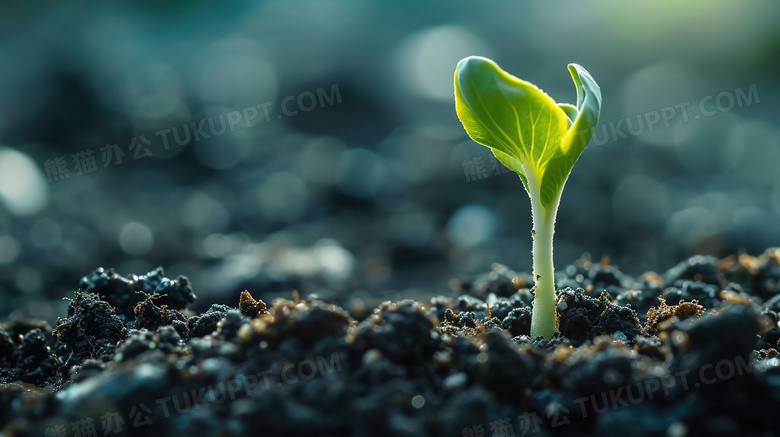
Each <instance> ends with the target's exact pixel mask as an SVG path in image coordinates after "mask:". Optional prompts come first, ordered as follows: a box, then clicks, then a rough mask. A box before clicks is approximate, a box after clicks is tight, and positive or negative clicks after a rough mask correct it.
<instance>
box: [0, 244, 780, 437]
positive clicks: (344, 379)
mask: <svg viewBox="0 0 780 437" xmlns="http://www.w3.org/2000/svg"><path fill="white" fill-rule="evenodd" d="M557 279H558V280H557V284H558V286H559V288H560V291H559V292H558V296H557V308H558V314H559V320H558V331H557V332H556V334H555V336H554V337H553V338H552V339H551V340H549V341H545V340H543V339H541V338H539V339H532V338H530V337H529V330H530V320H531V307H530V304H531V301H532V299H533V292H532V287H533V282H532V279H531V278H530V276H529V275H527V274H517V273H515V272H513V271H511V270H510V269H508V268H506V267H504V266H500V265H496V266H494V268H493V270H492V271H491V272H488V273H486V274H484V275H481V276H479V277H477V278H474V280H473V281H468V282H463V281H453V283H451V284H450V286H451V288H452V290H451V291H449V292H447V293H443V295H442V296H438V297H434V298H432V299H431V300H430V302H415V301H410V300H404V301H400V302H385V303H383V304H381V305H380V306H379V307H378V308H375V309H373V311H357V310H355V309H354V306H350V307H351V308H353V309H351V310H349V311H347V310H345V309H342V308H347V307H348V306H347V305H345V304H344V302H335V301H334V302H324V301H322V300H320V299H319V298H317V297H316V296H309V297H307V298H305V299H302V300H301V299H299V298H298V296H297V293H295V292H293V293H291V300H286V299H276V300H275V301H273V302H271V303H270V305H267V304H266V303H265V302H263V301H260V300H255V299H254V298H253V297H252V295H251V291H252V290H249V291H247V292H241V291H240V290H237V291H236V296H235V302H236V307H229V306H225V305H212V306H211V308H210V309H209V310H208V311H206V312H204V313H201V314H193V313H191V312H190V311H189V310H187V305H188V304H191V303H193V302H194V301H195V294H194V293H193V289H192V286H191V284H190V283H189V281H188V280H187V278H185V277H179V278H176V279H168V278H165V277H164V274H163V271H162V270H161V269H157V270H154V271H152V272H150V273H148V274H146V275H143V276H132V277H128V278H124V277H121V276H119V275H117V274H115V273H114V272H113V271H112V270H104V269H98V270H96V271H94V272H92V273H90V274H89V275H87V276H85V277H84V278H82V280H81V283H80V286H79V290H78V291H77V292H76V293H75V295H74V296H73V297H72V299H71V300H70V305H69V307H68V312H67V315H66V316H65V317H62V318H60V319H58V320H57V323H56V325H55V326H50V325H48V324H47V323H46V322H41V321H33V320H12V321H9V322H7V323H3V324H2V327H1V328H0V383H1V384H0V405H2V408H1V409H0V427H2V430H3V433H4V434H5V435H6V436H42V435H43V436H47V437H48V436H58V437H59V436H85V437H86V436H101V435H149V436H172V435H187V436H241V435H268V436H293V435H301V436H303V435H312V436H339V435H364V436H384V435H387V436H424V435H430V436H465V437H469V436H474V437H477V436H501V437H511V436H520V435H571V436H582V435H605V436H606V435H610V436H611V435H632V436H656V435H657V436H679V437H682V436H720V435H723V436H727V435H728V436H731V435H756V436H759V435H760V436H764V435H777V433H778V432H780V431H779V430H780V428H779V427H778V423H777V421H776V416H775V414H776V412H777V411H780V354H778V348H779V347H780V344H779V342H780V327H779V325H778V313H779V312H780V294H778V293H777V289H778V286H779V285H780V250H777V249H772V250H768V251H767V252H766V253H765V254H763V255H761V256H760V257H750V256H747V255H740V256H734V257H730V258H727V259H725V260H717V259H715V258H711V257H700V256H697V257H693V258H690V259H688V260H686V261H684V262H682V263H680V264H679V265H678V266H676V267H674V268H672V269H670V270H669V271H668V272H666V273H664V274H663V275H659V274H656V273H647V274H644V275H642V276H640V277H639V278H633V277H630V276H628V275H625V274H623V273H621V272H620V271H619V270H618V269H617V268H616V267H615V266H612V265H609V260H606V259H605V260H602V262H601V263H592V262H591V261H590V260H589V259H587V258H583V259H581V260H579V261H577V262H576V263H575V264H573V265H571V266H567V267H565V268H562V269H560V276H559V278H557Z"/></svg>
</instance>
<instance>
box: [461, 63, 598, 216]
mask: <svg viewBox="0 0 780 437" xmlns="http://www.w3.org/2000/svg"><path fill="white" fill-rule="evenodd" d="M569 72H570V73H571V76H572V79H574V84H575V86H576V87H577V105H576V106H573V105H569V104H565V103H562V104H557V103H556V102H555V101H554V100H553V99H552V98H551V97H550V96H548V95H547V94H545V93H544V92H542V90H540V89H539V88H537V87H536V86H534V85H533V84H531V83H529V82H526V81H524V80H521V79H518V78H516V77H514V76H512V75H510V74H509V73H507V72H505V71H503V70H502V69H501V68H500V67H499V66H498V65H496V63H494V62H493V61H491V60H489V59H485V58H481V57H476V56H472V57H468V58H466V59H463V60H462V61H460V62H459V63H458V66H457V68H456V69H455V109H456V112H457V114H458V118H460V121H461V122H462V123H463V127H464V128H465V129H466V132H467V133H468V134H469V136H470V137H471V138H472V139H473V140H474V141H476V142H478V143H480V144H482V145H485V146H488V147H490V148H491V149H492V150H493V154H494V155H495V156H496V158H497V159H498V160H499V161H500V162H501V163H502V164H504V165H505V166H507V167H508V168H510V169H511V170H513V171H515V172H516V173H517V174H518V175H519V176H520V178H521V179H522V180H523V185H524V186H525V188H526V190H529V185H528V179H529V178H533V179H534V181H537V182H538V186H539V193H531V192H530V190H529V194H531V196H536V195H538V196H539V197H540V200H541V203H542V205H543V206H544V207H545V208H548V207H550V206H552V205H553V204H554V203H555V202H556V201H557V199H558V198H559V196H560V192H561V191H562V189H563V185H564V183H565V182H566V179H567V178H568V176H569V173H570V172H571V169H572V167H573V166H574V163H575V162H576V161H577V158H578V157H579V156H580V154H581V153H582V150H583V149H584V148H585V146H586V145H587V144H588V142H589V141H590V138H591V136H592V135H593V128H595V126H596V123H597V122H598V116H599V112H600V110H601V91H600V90H599V87H598V85H596V82H595V81H594V80H593V78H592V77H591V76H590V74H588V72H587V71H586V70H585V69H584V68H582V67H580V66H579V65H576V64H570V65H569Z"/></svg>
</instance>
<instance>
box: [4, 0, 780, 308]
mask: <svg viewBox="0 0 780 437" xmlns="http://www.w3.org/2000/svg"><path fill="white" fill-rule="evenodd" d="M36 5H37V6H36V7H35V8H34V9H33V8H32V7H27V6H22V5H14V4H9V3H4V4H3V5H2V6H0V10H1V11H2V12H0V317H2V318H4V319H5V318H8V317H15V316H19V315H26V316H33V317H37V318H43V319H47V320H49V321H54V320H56V317H57V315H61V314H62V313H63V311H64V307H65V305H66V304H67V302H63V301H61V299H60V298H61V297H64V296H71V295H72V293H73V291H74V290H75V289H76V288H77V286H78V283H79V279H80V278H81V277H82V276H84V275H86V274H88V273H89V272H90V271H92V270H93V269H95V268H97V267H101V266H102V267H105V268H109V267H113V268H115V269H116V271H117V272H118V273H120V274H123V275H128V274H132V273H136V274H143V273H146V272H147V271H150V270H151V269H153V268H154V267H156V266H162V267H163V268H164V269H165V272H166V275H167V276H169V277H175V276H177V275H187V276H189V277H190V279H191V280H192V282H193V286H194V289H195V292H196V294H197V295H198V298H199V299H198V302H197V303H196V305H195V307H196V308H195V309H201V310H202V309H204V308H207V307H208V306H209V305H211V304H212V303H217V302H219V303H228V304H231V305H235V304H236V303H237V301H238V294H239V292H240V291H241V290H243V289H248V290H249V291H250V292H251V293H252V294H253V295H254V296H255V297H260V298H263V299H271V298H273V297H274V296H284V297H290V296H291V290H293V289H297V290H299V292H300V293H301V295H306V294H309V293H318V294H320V295H321V296H323V297H326V298H329V299H332V300H334V301H338V302H345V301H348V300H349V301H351V302H353V303H354V302H368V301H371V300H373V299H399V298H402V297H412V298H419V299H422V298H424V297H425V296H427V295H430V294H442V293H443V294H447V293H452V292H451V291H450V290H449V288H448V286H447V284H448V281H449V280H450V279H451V278H468V277H470V276H473V275H475V274H479V273H483V272H486V271H488V270H489V269H490V266H491V264H492V263H494V262H498V263H502V264H505V265H507V266H509V267H510V268H512V269H516V270H518V271H529V270H530V268H531V252H530V247H531V239H530V229H531V223H530V222H531V220H530V203H529V201H528V197H527V194H526V193H525V192H524V190H523V188H522V184H521V183H520V180H519V179H518V178H517V177H516V176H515V175H514V174H512V173H506V172H505V171H504V170H503V169H502V168H500V167H497V166H495V163H494V159H493V158H492V155H491V154H490V152H489V150H488V149H487V148H485V147H483V146H480V145H478V144H475V143H474V142H472V141H471V140H470V139H469V138H468V137H467V136H466V134H465V132H464V131H463V129H462V127H461V126H460V123H459V121H458V119H457V117H456V115H455V110H454V102H453V89H452V75H453V72H454V68H455V64H456V63H457V62H458V61H459V60H460V59H461V58H463V57H465V56H468V55H482V56H486V57H490V58H492V59H494V60H495V61H496V62H497V63H498V64H499V65H501V66H502V67H503V68H504V69H505V70H507V71H509V72H510V73H512V74H514V75H516V76H518V77H520V78H523V79H525V80H528V81H530V82H532V83H534V84H537V85H538V86H540V87H541V88H543V89H544V91H545V92H547V93H548V94H549V95H550V96H552V97H553V98H554V99H555V100H557V101H559V102H570V103H575V101H576V95H575V89H574V85H573V83H572V81H571V78H570V76H569V74H568V72H567V70H566V65H567V64H568V63H570V62H576V63H579V64H581V65H583V66H584V67H585V68H586V69H588V70H589V71H590V73H591V74H592V75H593V77H594V78H595V79H596V80H597V82H598V83H599V84H600V86H601V90H602V93H603V96H604V105H603V108H602V114H601V119H600V124H599V126H598V127H597V130H596V133H595V138H594V140H593V142H592V143H591V144H590V145H589V146H588V148H587V149H586V151H585V152H584V153H583V155H582V156H581V157H580V159H579V162H578V163H577V165H576V166H575V167H574V171H573V173H572V174H571V176H570V178H569V181H568V183H567V185H566V189H565V191H564V194H563V198H562V202H561V206H560V210H559V213H558V221H557V227H556V236H555V262H556V265H557V266H558V267H559V268H561V267H564V266H566V265H567V264H570V263H572V262H574V261H575V260H576V259H578V258H579V257H580V256H581V255H582V254H583V253H586V252H587V253H590V254H591V255H592V256H593V257H594V258H599V257H601V256H602V255H605V254H606V255H609V256H610V257H611V260H612V262H613V263H614V264H616V265H618V266H619V267H620V268H621V270H622V271H624V272H627V273H630V274H633V275H638V274H641V273H643V272H645V271H648V270H654V271H665V270H666V269H668V268H669V267H671V266H673V265H674V264H676V263H677V262H679V261H681V260H682V259H684V258H685V257H686V256H688V255H691V254H695V253H701V254H711V255H715V256H720V257H722V256H726V255H729V254H732V253H736V252H738V251H741V250H744V251H747V252H748V253H751V254H757V253H760V252H762V251H763V250H764V249H765V248H766V247H770V246H776V245H779V244H780V179H779V178H778V168H779V167H780V125H778V116H779V115H780V109H778V105H777V101H778V97H779V94H780V85H779V84H778V81H777V78H778V72H780V27H778V26H777V23H778V20H779V19H780V3H777V2H776V1H745V2H732V1H727V0H714V1H713V0H709V1H704V0H692V1H689V2H685V3H679V2H671V1H654V2H644V1H643V2H630V3H626V2H622V1H620V0H588V1H571V2H563V1H553V2H538V1H511V2H510V1H496V2H489V3H487V4H482V3H477V2H474V1H459V0H453V1H448V2H411V1H394V2H378V1H373V2H372V1H364V0H333V1H327V2H323V1H317V0H302V1H297V2H287V1H282V0H277V1H257V2H241V1H239V2H230V3H228V4H224V3H222V2H214V1H207V0H201V1H188V2H150V1H149V2H147V1H140V2H114V3H112V4H111V5H107V4H103V5H100V4H98V5H96V4H89V5H88V4H87V3H86V2H69V3H67V4H64V3H62V2H52V1H49V2H45V1H44V2H36ZM354 305H358V303H354Z"/></svg>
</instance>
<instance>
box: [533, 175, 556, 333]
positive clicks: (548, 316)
mask: <svg viewBox="0 0 780 437" xmlns="http://www.w3.org/2000/svg"><path fill="white" fill-rule="evenodd" d="M528 188H529V189H530V190H531V192H533V193H534V195H532V196H530V197H531V213H532V214H533V226H534V227H533V231H532V232H531V236H532V237H533V258H534V269H533V270H534V273H533V274H534V282H535V283H536V291H535V297H534V304H533V313H532V315H531V338H536V337H537V336H540V335H541V336H542V337H544V338H545V339H547V340H549V339H550V338H552V335H553V333H554V332H555V327H556V323H555V322H556V317H555V267H554V265H553V233H554V232H555V216H556V213H557V212H558V203H559V201H560V193H559V194H558V197H557V198H556V199H555V202H553V204H552V205H551V206H550V207H549V208H545V207H544V206H542V204H541V202H540V201H539V199H540V197H541V196H540V195H539V186H538V183H537V181H535V180H532V178H528ZM561 191H563V190H561Z"/></svg>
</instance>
